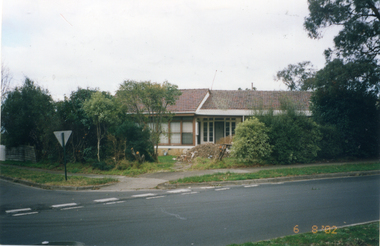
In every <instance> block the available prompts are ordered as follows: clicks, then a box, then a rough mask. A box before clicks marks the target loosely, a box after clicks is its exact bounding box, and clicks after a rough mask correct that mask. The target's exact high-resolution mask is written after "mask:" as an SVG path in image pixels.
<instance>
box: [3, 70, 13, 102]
mask: <svg viewBox="0 0 380 246" xmlns="http://www.w3.org/2000/svg"><path fill="white" fill-rule="evenodd" d="M12 79H13V76H12V74H11V72H10V71H9V68H8V67H7V66H6V65H4V64H3V63H1V103H3V102H4V100H5V96H6V94H7V92H8V91H9V90H10V86H11V83H12Z"/></svg>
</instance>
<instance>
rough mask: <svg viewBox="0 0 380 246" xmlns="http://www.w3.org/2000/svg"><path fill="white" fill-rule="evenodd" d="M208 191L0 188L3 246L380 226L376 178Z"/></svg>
mask: <svg viewBox="0 0 380 246" xmlns="http://www.w3.org/2000/svg"><path fill="white" fill-rule="evenodd" d="M205 188H206V187H205ZM205 188H197V189H181V190H171V191H163V190H153V191H152V190H148V191H135V192H101V191H90V192H89V191H86V192H82V191H70V192H69V191H46V190H40V189H34V188H30V187H25V186H21V185H17V184H13V183H9V182H4V181H0V192H1V194H0V195H1V196H0V219H1V220H0V221H1V222H0V224H1V227H0V243H1V244H32V243H38V242H42V241H50V242H51V241H79V242H83V243H85V244H86V245H228V244H232V243H244V242H248V241H259V240H264V239H270V238H274V237H279V236H285V235H292V234H295V233H294V231H293V229H294V227H295V226H296V225H298V226H297V228H298V229H299V233H302V232H307V231H311V230H312V227H313V226H317V227H318V228H319V229H320V228H322V226H330V227H332V226H337V227H339V226H343V225H348V224H354V223H360V222H366V221H373V220H379V194H380V176H379V175H376V176H365V177H355V178H339V179H324V180H309V181H299V182H287V183H277V184H261V185H256V186H249V187H245V186H232V187H218V188H209V189H205ZM20 209H21V210H20ZM337 230H339V229H337Z"/></svg>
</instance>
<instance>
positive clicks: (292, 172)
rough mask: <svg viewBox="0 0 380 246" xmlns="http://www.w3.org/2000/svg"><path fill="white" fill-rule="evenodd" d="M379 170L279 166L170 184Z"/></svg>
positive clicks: (350, 166)
mask: <svg viewBox="0 0 380 246" xmlns="http://www.w3.org/2000/svg"><path fill="white" fill-rule="evenodd" d="M370 170H380V163H370V164H367V163H366V164H345V165H329V166H313V167H300V168H279V169H267V170H260V171H258V172H255V173H243V174H241V173H230V172H227V173H216V174H208V175H203V176H194V177H187V178H182V179H178V180H173V181H170V183H171V184H178V183H202V182H213V181H233V180H247V179H264V178H278V177H289V176H300V175H314V174H322V173H340V172H354V171H370Z"/></svg>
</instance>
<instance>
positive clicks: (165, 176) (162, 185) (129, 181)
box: [0, 160, 380, 191]
mask: <svg viewBox="0 0 380 246" xmlns="http://www.w3.org/2000/svg"><path fill="white" fill-rule="evenodd" d="M376 162H379V161H378V160H373V161H360V162H339V163H316V164H301V165H286V166H279V165H271V166H263V167H251V168H235V169H213V170H197V171H188V170H183V171H176V172H157V173H146V174H142V175H139V176H137V177H133V178H132V177H125V176H118V175H96V174H80V173H76V174H72V173H68V176H84V177H89V178H104V177H109V178H115V179H118V180H119V182H118V183H114V184H110V185H97V186H87V187H69V186H47V185H38V184H35V183H32V182H28V181H22V180H17V179H12V178H6V177H3V176H1V175H0V178H1V179H5V180H9V181H13V182H17V183H21V184H25V185H30V186H34V187H38V188H43V189H53V190H100V191H130V190H147V189H175V188H182V187H186V188H187V187H201V186H228V185H249V184H258V183H275V182H287V181H295V180H308V179H324V178H337V177H350V176H362V175H379V174H380V170H375V171H358V172H348V173H332V174H318V175H303V176H292V177H280V178H268V179H253V180H239V181H223V182H207V183H199V184H176V185H173V184H169V181H170V180H177V179H180V178H185V177H191V176H202V175H205V174H215V173H226V172H231V173H254V172H258V171H260V170H267V169H282V168H301V167H313V166H314V167H315V166H331V165H344V164H357V163H363V164H365V163H376ZM20 168H23V169H29V170H33V171H40V172H47V173H55V174H62V172H57V171H49V170H42V169H37V168H26V167H20Z"/></svg>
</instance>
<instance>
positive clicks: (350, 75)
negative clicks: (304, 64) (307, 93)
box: [311, 59, 380, 158]
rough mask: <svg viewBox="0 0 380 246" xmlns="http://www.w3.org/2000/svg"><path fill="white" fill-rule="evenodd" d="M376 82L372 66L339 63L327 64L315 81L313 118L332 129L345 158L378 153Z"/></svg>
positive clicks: (374, 69)
mask: <svg viewBox="0 0 380 246" xmlns="http://www.w3.org/2000/svg"><path fill="white" fill-rule="evenodd" d="M379 78H380V72H379V69H377V66H376V65H375V64H373V63H372V64H369V63H367V62H363V63H359V62H349V63H347V64H344V62H343V61H342V60H339V59H335V60H334V61H332V62H329V63H328V64H327V65H326V67H325V68H323V69H321V70H320V71H318V73H317V75H316V77H315V84H316V88H317V89H316V90H315V92H314V93H313V94H312V97H311V102H312V106H311V109H312V112H313V118H314V120H315V121H316V122H317V123H320V124H322V125H333V126H335V128H336V129H337V131H338V133H339V134H340V139H341V140H342V141H341V143H340V144H341V148H342V149H343V154H344V156H353V157H359V158H363V157H364V158H366V157H374V156H376V155H377V153H379V152H378V151H379V149H378V147H379V136H380V129H379V126H380V120H379V115H380V110H379V105H378V102H379V101H378V94H377V93H378V89H376V87H378V86H379V84H380V80H379Z"/></svg>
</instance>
